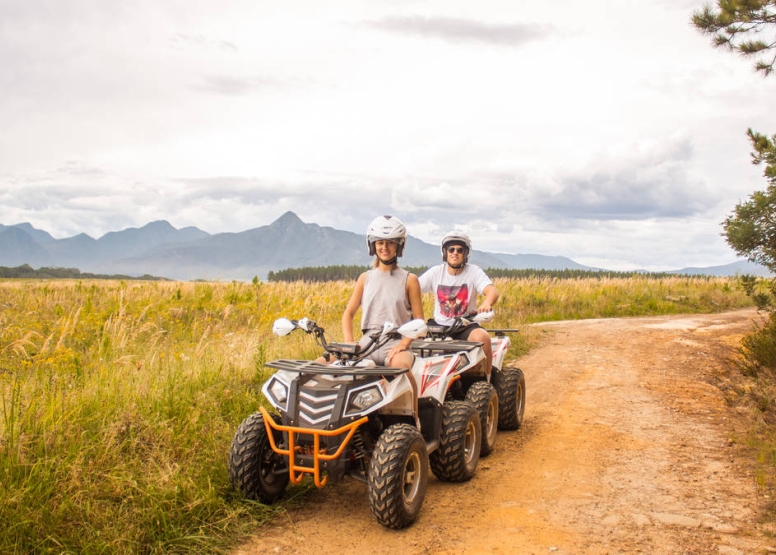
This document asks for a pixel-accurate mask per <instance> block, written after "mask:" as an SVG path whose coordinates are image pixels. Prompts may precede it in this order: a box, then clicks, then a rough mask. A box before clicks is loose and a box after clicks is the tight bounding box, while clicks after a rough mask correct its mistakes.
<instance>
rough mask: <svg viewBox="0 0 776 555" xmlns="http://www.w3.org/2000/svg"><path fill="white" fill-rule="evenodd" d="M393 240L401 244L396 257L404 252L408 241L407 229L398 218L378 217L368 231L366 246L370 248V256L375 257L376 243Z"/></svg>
mask: <svg viewBox="0 0 776 555" xmlns="http://www.w3.org/2000/svg"><path fill="white" fill-rule="evenodd" d="M388 240H393V241H396V242H397V243H399V246H398V248H397V249H396V256H397V257H399V256H401V255H402V253H403V252H404V243H405V241H406V240H407V228H406V227H404V224H403V223H402V222H401V220H400V219H399V218H397V217H396V216H378V217H377V218H375V219H374V220H372V223H371V224H369V227H368V228H367V230H366V245H367V247H369V256H374V255H375V253H376V251H375V241H388Z"/></svg>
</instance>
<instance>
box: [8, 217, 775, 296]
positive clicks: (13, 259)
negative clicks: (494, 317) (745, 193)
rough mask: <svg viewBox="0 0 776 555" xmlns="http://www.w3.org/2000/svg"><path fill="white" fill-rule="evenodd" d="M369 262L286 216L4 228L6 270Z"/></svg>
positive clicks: (245, 270) (355, 247)
mask: <svg viewBox="0 0 776 555" xmlns="http://www.w3.org/2000/svg"><path fill="white" fill-rule="evenodd" d="M440 257H441V255H440V250H439V246H438V245H431V244H429V243H425V242H423V241H421V240H419V239H416V238H414V237H409V238H408V240H407V248H406V251H405V255H404V256H403V257H402V265H404V266H414V267H419V266H430V265H433V264H438V263H439V262H440V261H441V258H440ZM470 261H471V262H472V263H473V264H477V265H479V266H481V267H483V268H510V269H537V270H563V269H570V270H593V271H594V270H598V269H599V268H592V267H590V266H585V265H583V264H579V263H577V262H575V261H573V260H571V259H570V258H566V257H563V256H544V255H539V254H501V253H489V252H483V251H477V250H475V251H474V252H473V253H472V256H471V260H470ZM370 263H371V260H370V258H369V256H368V253H367V249H366V240H365V237H364V235H359V234H358V233H352V232H349V231H342V230H338V229H334V228H332V227H322V226H319V225H317V224H308V223H305V222H303V221H302V220H301V219H299V217H298V216H297V215H296V214H294V213H293V212H286V213H285V214H283V215H282V216H281V217H280V218H278V219H277V220H275V221H274V222H272V223H271V224H269V225H265V226H262V227H257V228H254V229H249V230H247V231H243V232H239V233H216V234H210V233H207V232H205V231H202V230H201V229H198V228H196V227H184V228H182V229H176V228H175V227H173V226H172V225H170V223H169V222H166V221H164V220H161V221H155V222H151V223H149V224H146V225H144V226H143V227H140V228H127V229H124V230H122V231H112V232H110V233H106V234H105V235H103V236H102V237H100V238H99V239H94V238H92V237H90V236H89V235H86V234H85V233H81V234H79V235H75V236H73V237H68V238H66V239H55V238H54V237H52V236H51V234H49V233H48V232H46V231H43V230H40V229H36V228H34V227H33V226H32V225H30V224H29V223H21V224H16V225H10V226H6V225H2V224H0V266H6V267H15V266H21V265H22V264H29V265H30V266H32V267H36V268H37V267H44V266H45V267H54V268H77V269H79V270H81V271H82V272H91V273H95V274H125V275H130V276H140V275H144V274H148V275H154V276H162V277H166V278H170V279H177V280H194V279H205V280H241V281H243V280H250V279H252V278H253V277H254V276H258V277H259V278H260V279H266V276H267V274H268V273H269V272H270V271H278V270H284V269H287V268H299V267H304V266H334V265H362V266H366V265H368V264H370ZM673 272H675V273H682V274H704V275H717V276H728V275H735V274H736V273H749V274H754V275H769V273H768V271H767V269H766V268H764V267H762V266H759V265H755V264H752V263H750V262H747V261H744V260H739V261H737V262H734V263H732V264H728V265H725V266H714V267H708V268H684V269H681V270H673Z"/></svg>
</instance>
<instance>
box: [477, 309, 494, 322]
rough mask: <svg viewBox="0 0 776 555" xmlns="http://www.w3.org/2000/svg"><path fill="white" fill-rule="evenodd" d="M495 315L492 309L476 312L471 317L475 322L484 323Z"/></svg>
mask: <svg viewBox="0 0 776 555" xmlns="http://www.w3.org/2000/svg"><path fill="white" fill-rule="evenodd" d="M495 317H496V313H495V312H493V311H492V310H490V311H488V312H478V313H477V315H476V316H475V317H474V318H473V320H474V321H475V322H477V323H478V324H485V323H486V322H490V321H491V320H493V318H495Z"/></svg>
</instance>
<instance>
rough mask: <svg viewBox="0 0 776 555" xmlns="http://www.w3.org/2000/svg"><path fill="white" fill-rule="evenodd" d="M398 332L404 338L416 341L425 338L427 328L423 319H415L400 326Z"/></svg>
mask: <svg viewBox="0 0 776 555" xmlns="http://www.w3.org/2000/svg"><path fill="white" fill-rule="evenodd" d="M398 332H399V333H400V334H401V335H403V336H404V337H409V338H411V339H418V338H419V337H425V336H426V332H428V326H427V325H426V322H425V321H424V320H423V319H421V318H417V319H415V320H410V321H409V322H407V323H406V324H404V325H403V326H400V327H399V329H398Z"/></svg>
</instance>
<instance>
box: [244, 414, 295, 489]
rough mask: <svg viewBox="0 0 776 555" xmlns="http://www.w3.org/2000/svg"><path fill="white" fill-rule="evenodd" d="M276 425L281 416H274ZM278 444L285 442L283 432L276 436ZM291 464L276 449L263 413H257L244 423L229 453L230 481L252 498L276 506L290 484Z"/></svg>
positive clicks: (275, 434)
mask: <svg viewBox="0 0 776 555" xmlns="http://www.w3.org/2000/svg"><path fill="white" fill-rule="evenodd" d="M272 418H273V419H274V421H275V422H277V423H280V417H279V416H277V415H272ZM273 437H274V439H275V443H276V444H277V443H280V442H281V441H282V439H283V438H282V434H281V433H280V432H275V433H274V436H273ZM288 479H289V476H288V465H287V464H286V461H285V458H284V457H283V456H282V455H278V454H277V453H275V452H274V451H273V450H272V447H271V445H270V442H269V436H268V435H267V428H266V427H265V426H264V417H263V416H262V415H261V413H258V412H257V413H254V414H252V415H250V416H249V417H248V418H246V419H245V420H243V421H242V423H241V424H240V427H239V428H237V432H236V433H235V434H234V439H232V447H231V449H230V450H229V480H230V481H231V483H232V487H234V488H235V489H238V490H240V491H241V492H242V493H243V495H244V496H245V497H247V498H248V499H256V500H259V501H261V502H262V503H274V502H275V501H277V500H278V499H280V497H281V496H282V495H283V493H284V492H285V490H286V485H288Z"/></svg>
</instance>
